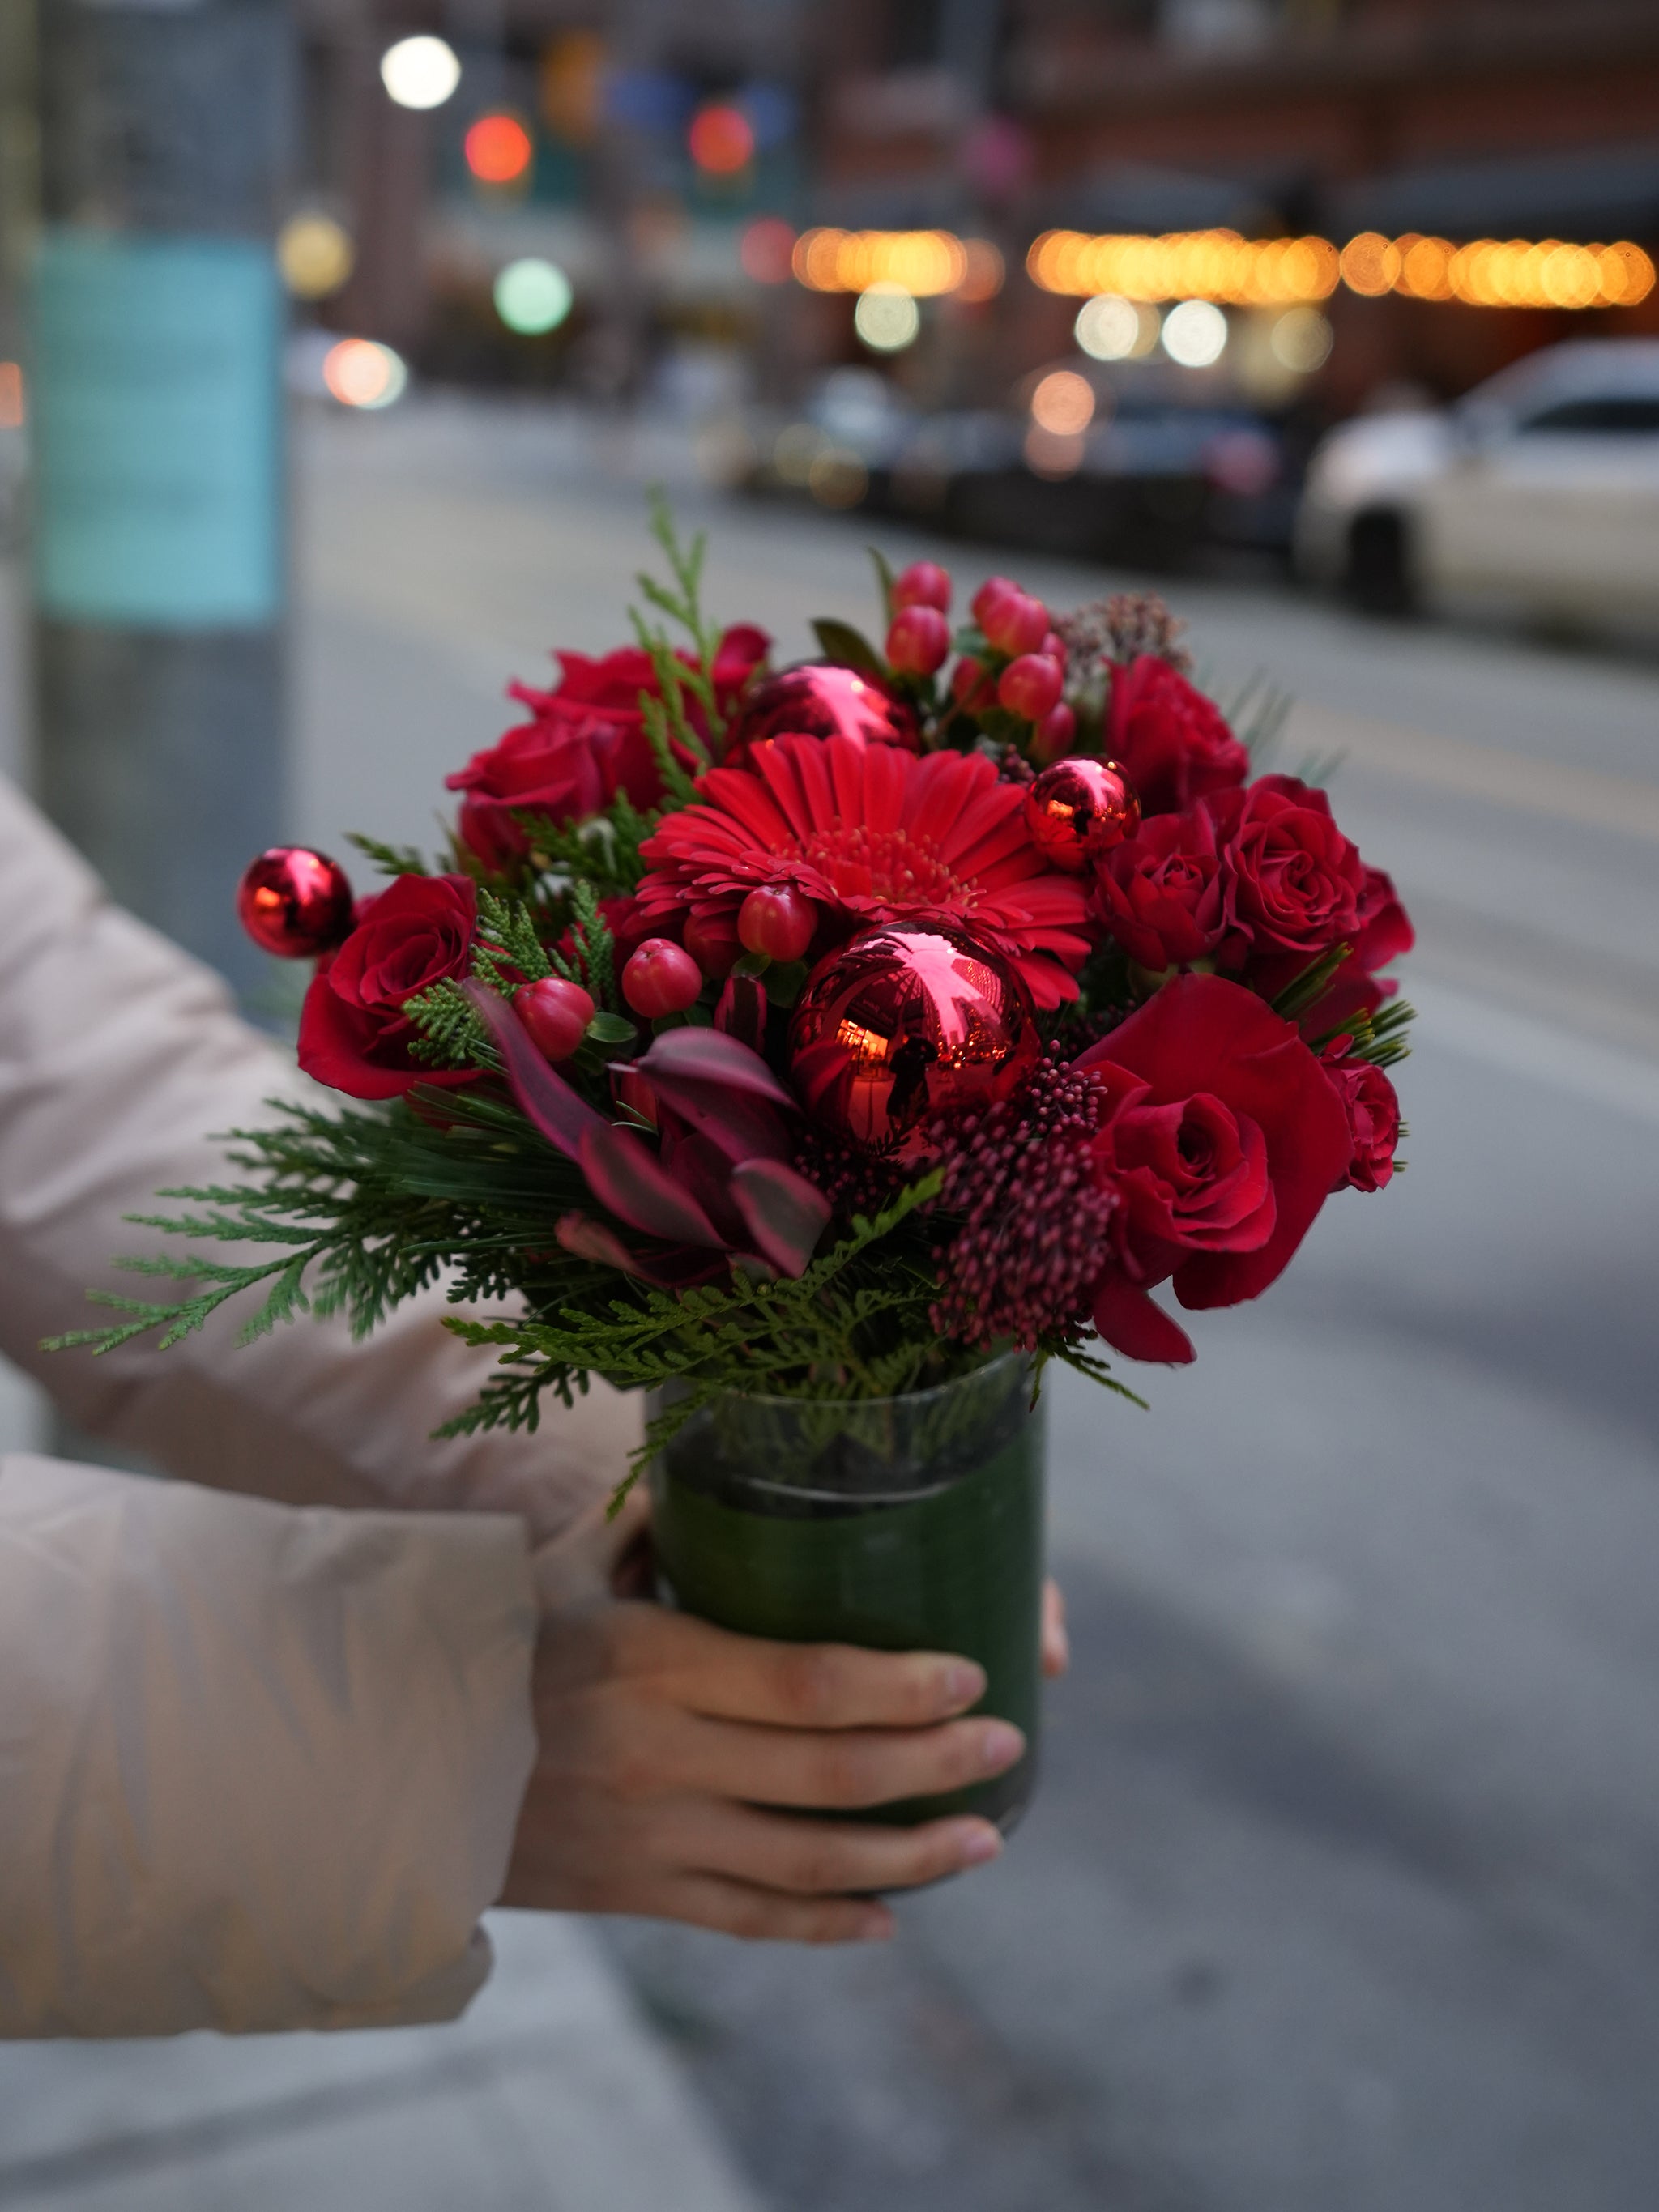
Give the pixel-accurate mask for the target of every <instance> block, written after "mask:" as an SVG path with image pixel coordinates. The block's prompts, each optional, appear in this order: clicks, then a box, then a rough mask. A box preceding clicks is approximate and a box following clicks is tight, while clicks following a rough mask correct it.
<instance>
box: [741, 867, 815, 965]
mask: <svg viewBox="0 0 1659 2212" xmlns="http://www.w3.org/2000/svg"><path fill="white" fill-rule="evenodd" d="M817 926H818V910H817V907H815V906H814V905H813V903H812V902H811V899H810V898H808V897H807V896H806V895H805V892H803V891H798V890H793V889H792V888H791V887H790V886H789V885H788V884H777V885H773V884H762V886H761V887H760V889H759V890H753V891H750V894H749V896H748V897H747V898H746V899H744V902H743V904H742V905H741V906H740V907H739V908H738V939H739V941H740V942H741V944H742V945H743V949H744V951H745V952H754V953H759V954H763V955H764V956H765V957H766V958H767V959H769V960H799V959H802V958H804V957H805V952H806V948H807V946H808V945H810V944H811V942H812V939H813V937H814V935H815V934H816V933H817Z"/></svg>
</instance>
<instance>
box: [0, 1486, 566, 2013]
mask: <svg viewBox="0 0 1659 2212" xmlns="http://www.w3.org/2000/svg"><path fill="white" fill-rule="evenodd" d="M536 1620H537V1609H536V1605H535V1601H534V1597H533V1594H532V1580H531V1565H530V1553H529V1549H528V1547H527V1545H526V1541H525V1532H524V1528H523V1525H522V1523H521V1522H519V1521H518V1520H516V1519H514V1518H512V1517H508V1516H499V1515H454V1514H450V1515H443V1516H439V1515H432V1514H389V1513H340V1512H335V1511H331V1510H326V1509H322V1508H311V1509H308V1510H295V1509H294V1508H291V1507H283V1506H277V1505H270V1504H265V1503H264V1501H262V1500H258V1499H253V1498H226V1497H218V1496H216V1495H214V1494H213V1493H212V1492H209V1491H204V1490H202V1489H199V1488H197V1487H196V1486H194V1485H191V1484H186V1483H162V1482H154V1481H149V1480H145V1479H143V1477H140V1476H133V1475H120V1474H110V1473H107V1472H106V1471H105V1470H104V1469H101V1468H82V1467H73V1466H70V1465H68V1464H66V1463H64V1462H61V1461H54V1460H45V1459H35V1458H30V1457H27V1456H23V1455H13V1456H11V1457H9V1458H6V1459H4V1460H0V2035H13V2036H47V2035H82V2036H89V2035H156V2034H171V2033H178V2032H179V2031H181V2030H184V2029H187V2028H196V2027H212V2028H219V2029H222V2030H227V2031H233V2032H239V2031H246V2030H257V2029H269V2028H292V2027H362V2026H369V2025H387V2024H391V2023H394V2022H408V2021H425V2020H437V2019H447V2018H449V2017H450V2016H452V2015H453V2014H455V2013H457V2012H459V2010H460V2009H461V2008H462V2007H463V2006H464V2005H465V2003H466V2002H467V2000H468V1998H469V1997H470V1996H471V1995H472V1993H473V1991H474V1990H476V1988H477V1985H478V1984H479V1983H480V1982H481V1981H482V1980H483V1978H484V1975H485V1973H486V1972H488V1968H489V1942H488V1939H487V1938H486V1937H485V1936H484V1935H483V1932H482V1930H481V1929H479V1928H478V1925H477V1921H478V1916H479V1914H480V1913H481V1912H482V1911H483V1910H484V1908H485V1907H486V1906H487V1905H489V1904H490V1903H491V1902H492V1901H493V1899H495V1897H496V1896H497V1895H498V1894H499V1893H500V1890H501V1882H502V1878H503V1875H504V1873H505V1869H506V1866H507V1856H508V1852H509V1850H510V1848H511V1844H512V1837H513V1825H514V1821H515V1819H516V1815H517V1809H518V1806H519V1802H520V1798H521V1797H522V1796H523V1792H524V1786H525V1783H526V1778H527V1777H528V1774H529V1771H530V1765H531V1760H532V1755H533V1751H534V1736H533V1730H532V1723H531V1717H530V1701H529V1661H530V1653H531V1649H532V1642H533V1638H534V1634H535V1627H536Z"/></svg>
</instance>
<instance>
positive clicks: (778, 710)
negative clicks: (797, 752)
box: [724, 660, 921, 768]
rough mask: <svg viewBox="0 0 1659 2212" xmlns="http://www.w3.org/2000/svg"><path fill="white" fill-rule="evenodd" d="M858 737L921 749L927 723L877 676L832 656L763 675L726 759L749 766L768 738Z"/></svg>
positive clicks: (742, 710)
mask: <svg viewBox="0 0 1659 2212" xmlns="http://www.w3.org/2000/svg"><path fill="white" fill-rule="evenodd" d="M783 737H805V738H855V739H856V740H857V741H858V742H860V744H870V745H902V746H903V748H904V750H905V751H906V752H908V753H914V752H918V751H920V750H921V725H920V724H919V723H918V721H917V720H916V717H915V710H914V708H911V707H910V706H909V705H908V703H907V702H905V701H904V700H902V699H901V698H900V697H899V696H897V694H896V693H895V692H892V691H890V690H888V688H887V686H886V685H885V684H883V683H880V682H878V679H877V678H875V677H873V676H865V675H861V674H860V671H858V670H857V669H856V668H842V667H838V666H836V665H835V663H833V662H831V661H823V660H808V661H803V662H802V663H801V664H800V665H799V667H796V668H782V669H780V670H779V671H778V673H777V674H776V675H775V676H767V677H763V678H762V679H761V681H760V682H759V683H758V684H756V685H755V687H754V689H753V690H750V692H748V693H747V694H746V696H744V701H743V703H742V705H741V706H740V707H739V708H738V711H737V713H736V714H735V715H733V717H732V724H731V726H730V728H729V729H728V730H727V732H726V753H725V756H724V757H725V761H726V765H727V766H728V767H731V768H738V767H741V766H743V765H744V763H745V762H746V758H747V755H748V750H749V748H750V745H756V744H760V742H761V741H762V739H763V738H783Z"/></svg>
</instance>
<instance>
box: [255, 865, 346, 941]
mask: <svg viewBox="0 0 1659 2212" xmlns="http://www.w3.org/2000/svg"><path fill="white" fill-rule="evenodd" d="M236 916H237V919H238V921H240V923H241V925H242V927H243V928H244V929H245V930H246V932H247V933H248V935H249V936H250V937H251V938H252V939H253V942H254V943H255V944H256V945H258V947H259V949H260V950H261V951H264V952H274V953H275V954H276V957H277V958H278V959H279V960H315V959H317V958H318V957H319V956H320V955H321V954H322V953H325V952H331V951H333V950H334V948H335V946H336V945H338V944H340V943H341V942H342V941H343V939H345V938H346V937H347V936H349V934H350V931H351V885H350V884H349V883H348V882H347V880H346V872H345V870H344V869H343V867H342V866H340V864H339V862H338V861H337V860H330V859H329V857H328V854H326V853H313V852H312V851H311V849H310V848H309V847H308V846H305V845H273V846H272V847H271V848H270V850H269V852H264V853H261V854H260V855H259V857H258V860H252V861H250V863H249V864H248V866H247V869H246V872H245V873H244V874H243V877H242V880H241V882H240V884H238V885H237V887H236Z"/></svg>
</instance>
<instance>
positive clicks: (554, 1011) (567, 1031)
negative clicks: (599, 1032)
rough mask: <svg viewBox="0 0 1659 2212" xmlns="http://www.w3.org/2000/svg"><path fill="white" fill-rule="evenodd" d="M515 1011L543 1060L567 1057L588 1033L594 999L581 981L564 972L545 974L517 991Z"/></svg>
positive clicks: (514, 1000) (514, 998) (514, 1003)
mask: <svg viewBox="0 0 1659 2212" xmlns="http://www.w3.org/2000/svg"><path fill="white" fill-rule="evenodd" d="M513 1012H514V1013H515V1014H516V1015H517V1016H518V1018H519V1019H520V1021H521V1022H522V1023H523V1024H524V1025H525V1027H526V1029H527V1030H529V1032H530V1041H531V1042H532V1044H533V1045H534V1046H535V1048H536V1049H537V1051H538V1053H540V1054H541V1055H542V1057H543V1059H544V1060H568V1059H569V1057H570V1055H571V1054H572V1053H573V1052H574V1051H575V1049H576V1048H577V1046H578V1045H580V1042H581V1041H582V1039H583V1038H584V1037H585V1036H586V1034H587V1024H589V1022H591V1021H592V1018H593V1000H592V996H591V995H590V994H589V993H587V992H586V991H584V990H583V988H582V987H581V985H580V983H573V982H571V981H569V980H568V978H567V977H566V976H563V975H544V976H543V977H542V979H541V981H539V982H536V983H526V985H525V986H524V987H523V989H522V990H520V991H519V992H517V993H515V994H514V996H513Z"/></svg>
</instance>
